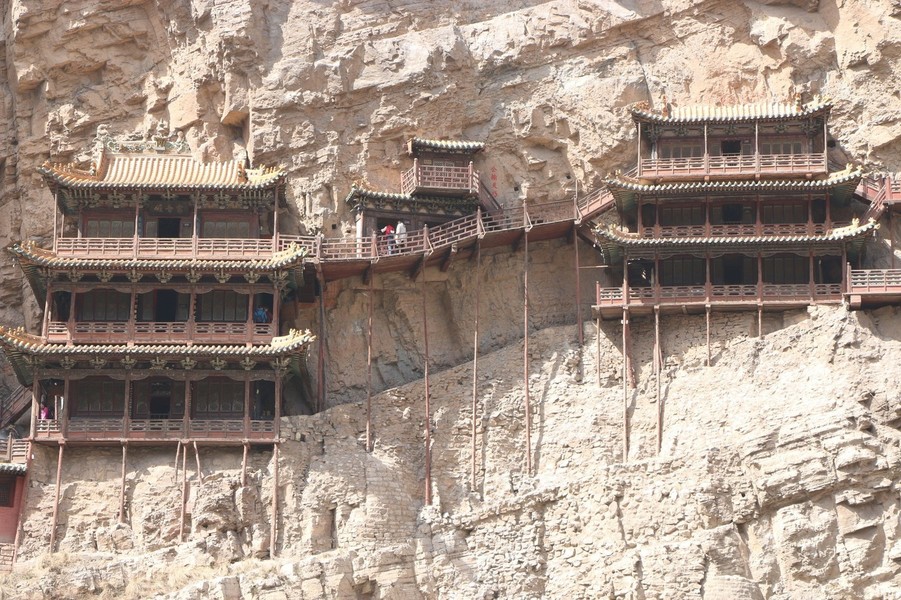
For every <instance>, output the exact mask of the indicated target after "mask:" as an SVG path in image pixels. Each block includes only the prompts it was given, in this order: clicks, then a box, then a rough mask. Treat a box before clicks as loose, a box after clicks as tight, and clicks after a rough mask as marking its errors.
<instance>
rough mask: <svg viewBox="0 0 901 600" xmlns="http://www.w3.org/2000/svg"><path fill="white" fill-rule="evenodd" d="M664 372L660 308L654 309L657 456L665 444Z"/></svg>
mask: <svg viewBox="0 0 901 600" xmlns="http://www.w3.org/2000/svg"><path fill="white" fill-rule="evenodd" d="M661 371H663V350H662V349H661V348H660V307H659V306H655V307H654V375H655V377H656V379H657V454H660V447H661V446H662V444H663V404H662V402H663V401H662V396H661V395H660V373H661Z"/></svg>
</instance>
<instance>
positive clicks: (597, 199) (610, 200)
mask: <svg viewBox="0 0 901 600" xmlns="http://www.w3.org/2000/svg"><path fill="white" fill-rule="evenodd" d="M615 204H616V199H615V198H614V196H613V194H612V193H610V190H608V189H607V188H605V187H601V188H598V189H596V190H594V191H593V192H591V193H589V194H588V195H586V196H583V197H582V198H581V199H580V200H579V202H578V203H577V205H576V206H577V211H578V213H579V214H578V218H579V219H581V220H590V219H593V218H594V217H596V216H597V215H599V214H600V213H602V212H604V211H606V210H609V209H610V208H612V207H613V206H614V205H615Z"/></svg>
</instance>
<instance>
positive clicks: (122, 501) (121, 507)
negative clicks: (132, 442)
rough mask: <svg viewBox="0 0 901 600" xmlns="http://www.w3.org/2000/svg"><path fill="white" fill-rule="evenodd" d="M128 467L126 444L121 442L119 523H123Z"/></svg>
mask: <svg viewBox="0 0 901 600" xmlns="http://www.w3.org/2000/svg"><path fill="white" fill-rule="evenodd" d="M127 465H128V442H122V485H121V486H120V487H119V522H120V523H124V522H125V473H126V469H127Z"/></svg>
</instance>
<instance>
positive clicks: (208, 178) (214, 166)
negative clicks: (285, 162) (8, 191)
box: [38, 153, 285, 190]
mask: <svg viewBox="0 0 901 600" xmlns="http://www.w3.org/2000/svg"><path fill="white" fill-rule="evenodd" d="M38 171H39V172H40V173H41V174H43V175H44V177H46V178H47V179H48V181H50V182H52V183H55V184H56V185H58V186H60V187H68V188H97V189H102V188H106V189H117V188H121V189H125V188H129V189H135V188H138V189H234V190H253V189H263V188H269V187H273V186H274V185H276V184H277V183H278V182H279V181H281V180H283V179H284V178H285V171H284V170H282V169H281V168H280V167H274V168H258V169H245V168H244V165H243V164H241V163H240V162H239V161H236V160H230V161H221V162H201V161H199V160H194V159H193V158H192V157H190V156H186V155H171V154H169V155H167V154H159V155H157V154H137V155H136V154H110V153H104V154H103V156H102V157H101V159H100V163H99V164H92V165H91V168H90V169H87V170H86V169H80V168H78V167H76V166H74V165H71V164H68V165H64V164H57V163H50V162H49V161H48V162H45V163H44V164H43V165H41V166H40V167H38Z"/></svg>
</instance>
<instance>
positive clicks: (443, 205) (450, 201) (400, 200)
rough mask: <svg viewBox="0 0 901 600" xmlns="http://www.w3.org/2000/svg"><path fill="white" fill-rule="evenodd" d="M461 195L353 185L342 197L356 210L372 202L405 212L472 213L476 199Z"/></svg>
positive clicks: (475, 205) (476, 202) (476, 203)
mask: <svg viewBox="0 0 901 600" xmlns="http://www.w3.org/2000/svg"><path fill="white" fill-rule="evenodd" d="M462 195H463V192H462V191H461V196H462ZM461 196H418V195H417V196H411V195H409V194H399V193H395V192H379V191H375V190H369V189H366V188H361V187H357V186H356V185H354V186H353V187H351V188H350V192H348V193H347V196H345V197H344V202H345V203H346V204H349V205H351V207H353V208H354V209H357V210H359V209H360V208H362V207H364V206H365V205H366V204H373V205H375V206H378V207H380V206H383V205H389V206H391V207H392V208H393V209H394V210H402V211H404V210H405V211H407V212H421V213H429V212H433V213H434V214H450V215H465V214H470V213H474V212H475V211H476V208H477V207H478V205H479V203H478V199H476V198H472V197H469V196H465V197H461Z"/></svg>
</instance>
